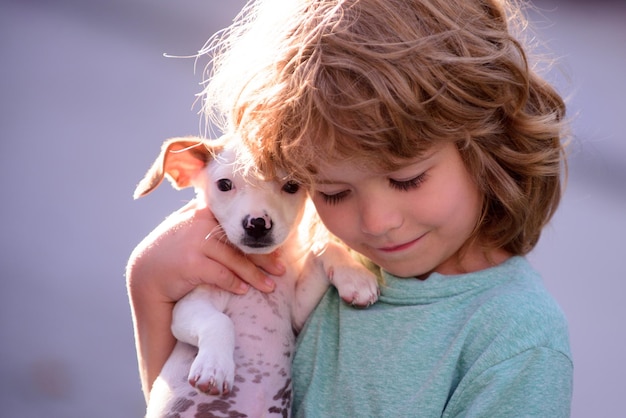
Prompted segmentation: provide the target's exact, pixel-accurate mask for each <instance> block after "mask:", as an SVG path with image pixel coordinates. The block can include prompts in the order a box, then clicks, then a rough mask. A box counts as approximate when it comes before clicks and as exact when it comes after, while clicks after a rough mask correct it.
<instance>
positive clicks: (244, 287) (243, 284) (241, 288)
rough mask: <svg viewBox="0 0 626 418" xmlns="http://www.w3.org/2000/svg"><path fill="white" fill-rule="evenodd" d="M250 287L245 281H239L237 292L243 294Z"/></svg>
mask: <svg viewBox="0 0 626 418" xmlns="http://www.w3.org/2000/svg"><path fill="white" fill-rule="evenodd" d="M248 289H250V285H249V284H248V283H246V282H241V283H239V289H238V290H239V293H241V294H244V293H246V292H247V291H248Z"/></svg>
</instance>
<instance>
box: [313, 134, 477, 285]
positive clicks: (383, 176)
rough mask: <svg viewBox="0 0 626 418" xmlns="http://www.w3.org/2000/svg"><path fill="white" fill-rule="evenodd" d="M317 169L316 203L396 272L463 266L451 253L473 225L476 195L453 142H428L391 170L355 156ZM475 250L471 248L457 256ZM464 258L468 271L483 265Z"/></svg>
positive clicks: (336, 226) (335, 227)
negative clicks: (419, 154) (368, 164)
mask: <svg viewBox="0 0 626 418" xmlns="http://www.w3.org/2000/svg"><path fill="white" fill-rule="evenodd" d="M319 168H320V169H319V171H318V173H320V174H319V175H318V176H317V181H318V184H317V185H316V186H315V189H314V191H313V201H314V203H315V206H316V207H317V210H318V212H319V215H320V217H321V218H322V220H323V221H324V224H325V225H326V227H327V228H328V229H329V230H330V231H331V232H332V233H333V234H335V235H336V236H337V237H339V238H340V239H341V240H343V241H344V242H345V243H346V244H347V245H348V246H350V247H351V248H352V249H354V250H356V251H358V252H359V253H361V254H363V255H365V256H366V257H368V258H369V259H371V260H372V261H373V262H375V263H376V264H378V265H379V266H381V267H382V268H383V269H385V270H386V271H388V272H390V273H392V274H394V275H397V276H401V277H413V276H423V275H426V274H429V273H430V272H433V271H436V272H439V273H442V274H458V273H462V272H463V271H461V270H460V267H459V264H458V260H457V258H456V257H455V255H456V254H457V252H458V251H459V249H460V248H461V246H462V245H463V244H464V243H465V242H466V240H467V239H468V238H469V237H470V235H471V233H472V231H473V230H474V226H475V225H476V222H477V220H478V217H479V215H480V210H481V202H482V201H481V194H480V192H479V190H478V187H477V186H476V184H475V182H474V181H473V180H472V179H471V178H470V175H469V173H468V172H467V170H466V168H465V165H464V164H463V161H462V160H461V156H460V154H459V151H458V150H457V148H456V146H455V145H454V144H452V143H448V144H446V145H440V146H437V147H434V148H433V149H431V150H430V151H429V152H427V153H426V154H425V155H424V156H423V157H421V158H419V159H414V160H409V161H407V163H406V165H404V166H403V167H401V168H400V169H399V170H397V171H394V172H390V173H382V172H380V171H372V170H368V168H367V167H365V166H363V165H359V164H358V163H353V162H351V163H343V162H336V161H335V162H325V163H322V164H321V165H320V167H319ZM477 254H482V253H481V251H480V250H479V249H478V248H475V249H472V248H469V249H468V251H467V253H466V255H465V256H464V259H463V260H462V261H464V260H466V259H468V257H475V256H476V255H477ZM482 258H484V257H482ZM470 261H471V262H469V263H466V262H463V268H464V269H465V270H466V271H467V270H468V269H469V270H470V271H473V270H478V269H480V268H484V267H485V266H483V265H482V263H480V265H476V261H475V259H471V260H470Z"/></svg>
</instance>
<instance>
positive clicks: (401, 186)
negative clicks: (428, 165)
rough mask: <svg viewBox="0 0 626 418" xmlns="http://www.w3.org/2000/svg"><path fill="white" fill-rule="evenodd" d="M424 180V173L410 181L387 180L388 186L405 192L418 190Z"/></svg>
mask: <svg viewBox="0 0 626 418" xmlns="http://www.w3.org/2000/svg"><path fill="white" fill-rule="evenodd" d="M424 180H426V173H422V174H420V175H419V176H416V177H413V178H412V179H409V180H402V181H399V180H394V179H389V184H390V185H391V187H393V188H394V189H397V190H402V191H407V190H411V189H416V188H418V187H419V186H420V185H421V184H422V183H423V182H424Z"/></svg>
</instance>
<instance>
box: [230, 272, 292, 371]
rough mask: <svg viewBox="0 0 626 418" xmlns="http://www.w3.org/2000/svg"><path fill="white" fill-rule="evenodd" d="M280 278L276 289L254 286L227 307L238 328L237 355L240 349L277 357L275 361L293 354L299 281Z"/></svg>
mask: <svg viewBox="0 0 626 418" xmlns="http://www.w3.org/2000/svg"><path fill="white" fill-rule="evenodd" d="M276 280H277V286H276V289H275V290H274V292H272V293H262V292H259V291H257V290H255V289H250V290H249V291H248V293H247V294H246V295H243V296H235V297H232V298H231V300H230V301H229V303H228V305H227V306H226V310H225V312H224V313H225V314H227V315H228V316H229V317H230V318H231V320H232V321H233V324H234V328H235V342H236V347H235V356H236V357H237V354H238V351H239V352H242V353H243V354H244V355H256V356H257V357H260V356H262V357H264V358H266V359H269V358H270V357H274V359H273V360H274V361H279V359H281V358H283V357H285V356H288V357H290V356H291V351H292V350H293V346H294V344H295V334H294V332H293V327H292V318H293V316H292V315H293V314H292V313H293V309H294V303H295V300H294V295H295V283H291V282H284V281H283V278H282V277H281V278H277V279H276ZM255 353H262V354H255ZM235 360H236V361H237V358H236V359H235ZM280 361H284V360H280ZM237 362H238V361H237Z"/></svg>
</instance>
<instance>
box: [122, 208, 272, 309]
mask: <svg viewBox="0 0 626 418" xmlns="http://www.w3.org/2000/svg"><path fill="white" fill-rule="evenodd" d="M216 226H217V221H216V220H215V218H214V217H213V215H212V214H211V212H210V210H209V209H206V208H204V209H197V208H196V202H195V201H192V202H190V203H189V204H188V205H186V206H185V207H183V208H181V209H180V210H178V211H177V212H174V213H173V214H172V215H170V216H169V217H168V218H167V219H166V220H165V221H163V223H161V225H159V226H158V227H157V228H156V229H155V230H154V231H152V233H151V234H150V235H148V236H147V237H146V238H145V239H144V240H143V241H142V242H141V243H140V244H139V245H138V246H137V248H135V250H134V251H133V254H132V255H131V257H130V260H129V265H128V273H129V274H128V276H127V277H128V280H129V284H130V285H136V286H141V287H142V288H144V290H147V291H150V292H156V293H158V294H160V297H161V299H162V301H167V302H176V301H177V300H179V299H180V298H182V297H183V296H184V295H185V294H187V293H188V292H190V291H191V290H193V289H194V288H195V287H196V286H198V285H200V284H212V285H216V286H217V287H219V288H222V289H224V290H228V291H230V292H233V293H238V294H240V293H245V292H246V291H247V289H248V287H249V285H252V286H254V287H255V288H257V289H259V290H261V291H264V292H269V291H272V290H273V288H274V282H273V281H272V280H271V279H269V278H268V277H267V276H266V274H264V273H263V271H262V270H260V269H259V268H257V266H256V265H255V263H256V264H257V265H258V266H260V267H262V268H263V269H264V270H266V271H268V272H270V273H272V274H277V275H280V274H282V273H283V270H284V269H283V268H282V266H280V265H278V264H277V260H276V257H275V256H264V257H263V256H255V257H252V256H250V257H246V256H244V255H243V254H242V253H241V252H240V251H239V250H238V249H236V248H234V247H233V246H231V245H229V244H228V243H226V242H225V241H224V239H223V238H220V236H221V235H220V234H210V232H211V231H213V230H214V229H215V228H216Z"/></svg>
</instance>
